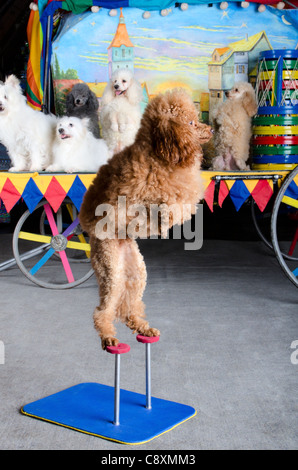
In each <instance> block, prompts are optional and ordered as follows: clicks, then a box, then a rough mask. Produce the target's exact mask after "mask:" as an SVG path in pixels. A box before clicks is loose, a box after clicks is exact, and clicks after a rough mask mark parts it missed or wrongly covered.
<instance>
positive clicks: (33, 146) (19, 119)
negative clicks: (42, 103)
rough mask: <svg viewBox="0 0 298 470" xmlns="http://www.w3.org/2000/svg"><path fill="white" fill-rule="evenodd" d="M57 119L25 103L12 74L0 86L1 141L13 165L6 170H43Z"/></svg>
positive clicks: (48, 159)
mask: <svg viewBox="0 0 298 470" xmlns="http://www.w3.org/2000/svg"><path fill="white" fill-rule="evenodd" d="M55 124H56V118H55V116H53V115H46V114H44V113H42V112H40V111H35V110H34V109H32V108H31V107H30V106H29V105H27V103H26V98H25V96H24V95H23V93H22V89H21V87H20V82H19V80H18V79H17V77H15V76H14V75H10V76H9V77H7V78H6V80H5V83H0V141H1V142H2V143H3V145H5V147H6V149H7V152H8V154H9V157H10V159H11V163H12V166H11V168H10V169H9V171H24V170H27V171H28V170H29V171H42V170H44V169H45V168H46V167H47V166H48V164H49V161H50V158H51V146H52V141H53V136H54V130H55Z"/></svg>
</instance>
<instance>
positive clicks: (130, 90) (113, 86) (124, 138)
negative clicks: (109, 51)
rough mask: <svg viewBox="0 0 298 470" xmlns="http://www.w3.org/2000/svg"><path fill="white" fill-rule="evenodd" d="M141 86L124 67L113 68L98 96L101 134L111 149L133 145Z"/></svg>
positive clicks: (138, 115) (139, 115)
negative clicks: (100, 103)
mask: <svg viewBox="0 0 298 470" xmlns="http://www.w3.org/2000/svg"><path fill="white" fill-rule="evenodd" d="M141 100H142V88H141V85H140V83H139V82H138V81H137V80H136V79H135V78H134V77H133V75H132V73H131V72H130V71H129V70H128V69H119V70H116V71H115V72H114V73H113V75H112V79H111V80H110V81H109V83H108V85H107V86H106V88H105V90H104V93H103V96H102V110H101V113H100V123H101V128H102V136H103V138H104V139H105V141H106V142H107V145H108V147H109V149H110V150H111V151H112V152H114V153H115V152H118V151H120V150H122V149H123V148H124V147H126V146H128V145H131V144H133V142H134V140H135V136H136V133H137V131H138V129H139V127H140V122H141V106H140V103H141Z"/></svg>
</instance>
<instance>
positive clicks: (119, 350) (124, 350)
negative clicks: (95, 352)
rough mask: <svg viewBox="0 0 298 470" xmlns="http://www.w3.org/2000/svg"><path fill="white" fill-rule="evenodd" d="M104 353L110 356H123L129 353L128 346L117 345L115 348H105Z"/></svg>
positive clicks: (123, 344)
mask: <svg viewBox="0 0 298 470" xmlns="http://www.w3.org/2000/svg"><path fill="white" fill-rule="evenodd" d="M106 351H107V352H108V353H110V354H124V353H127V352H128V351H130V346H129V344H125V343H119V344H117V346H107V347H106Z"/></svg>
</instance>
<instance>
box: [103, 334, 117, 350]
mask: <svg viewBox="0 0 298 470" xmlns="http://www.w3.org/2000/svg"><path fill="white" fill-rule="evenodd" d="M118 344H119V340H118V339H117V338H114V337H113V336H105V337H102V338H101V347H102V349H103V350H104V351H105V350H106V349H107V346H118Z"/></svg>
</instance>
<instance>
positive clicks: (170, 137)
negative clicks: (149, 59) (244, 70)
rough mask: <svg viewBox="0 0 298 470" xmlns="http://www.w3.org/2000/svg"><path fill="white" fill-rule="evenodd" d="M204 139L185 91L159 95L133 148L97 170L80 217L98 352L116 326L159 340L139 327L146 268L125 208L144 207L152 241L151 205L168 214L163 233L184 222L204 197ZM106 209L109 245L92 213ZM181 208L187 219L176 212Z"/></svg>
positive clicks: (111, 340)
mask: <svg viewBox="0 0 298 470" xmlns="http://www.w3.org/2000/svg"><path fill="white" fill-rule="evenodd" d="M211 136H212V134H211V130H210V127H209V126H206V125H205V124H201V123H200V122H198V116H197V111H196V109H195V106H194V104H193V102H192V100H191V98H190V97H189V96H188V95H187V94H186V93H185V92H184V91H182V90H173V91H171V92H168V93H166V94H165V95H162V94H160V95H158V96H156V97H155V98H154V99H153V100H152V101H151V102H150V103H149V104H148V106H147V108H146V110H145V113H144V115H143V118H142V121H141V126H140V129H139V131H138V133H137V135H136V139H135V142H134V143H133V144H132V145H130V146H128V147H126V148H125V149H124V150H122V151H121V152H119V153H117V154H115V155H114V156H113V157H112V158H111V159H110V160H109V161H108V163H107V164H106V165H103V166H102V167H101V168H100V170H99V172H98V173H97V176H96V177H95V179H94V181H93V183H92V184H91V186H90V187H89V189H88V191H87V192H86V194H85V197H84V200H83V204H82V207H81V210H80V214H79V218H80V223H81V226H82V228H83V229H84V230H85V231H87V232H88V233H89V237H90V244H91V261H92V266H93V268H94V271H95V274H96V277H97V280H98V284H99V293H100V305H99V306H98V307H96V309H95V311H94V316H93V318H94V325H95V328H96V330H97V331H98V333H99V336H100V337H101V341H102V347H103V349H105V348H106V346H108V345H117V344H118V342H119V341H118V339H117V338H116V337H115V334H116V331H115V327H114V321H115V320H117V319H120V320H121V321H123V322H125V323H126V325H127V326H128V327H129V328H131V329H132V330H133V332H137V333H140V334H143V335H145V336H158V335H159V334H160V333H159V331H158V330H157V329H155V328H151V327H150V326H149V324H148V322H147V321H146V320H145V313H144V310H145V306H144V303H143V301H142V298H143V293H144V289H145V286H146V276H147V275H146V266H145V263H144V259H143V257H142V255H141V253H140V251H139V248H138V245H137V242H136V240H135V239H133V238H132V237H131V236H130V234H129V224H130V222H131V221H132V220H133V217H132V216H131V210H129V209H130V208H131V207H132V206H133V205H136V204H137V205H139V206H140V207H143V208H145V212H146V215H149V217H145V219H146V220H145V221H144V220H143V221H144V223H145V224H146V226H145V231H146V233H147V234H149V233H150V234H152V230H151V229H152V225H151V227H150V214H152V205H158V206H161V205H163V208H164V209H163V210H165V212H167V209H166V208H170V209H169V210H168V219H169V222H170V223H169V227H171V226H172V225H175V224H182V223H183V222H185V221H186V220H189V219H190V218H191V216H192V214H194V213H195V212H196V204H197V203H198V202H199V201H200V200H201V199H202V198H203V185H202V182H201V178H200V165H201V159H202V149H201V144H203V143H205V142H207V141H208V140H209V139H210V138H211ZM119 197H124V198H125V215H126V226H125V229H127V231H126V234H125V236H124V237H123V236H120V230H121V228H120V226H118V213H119V206H118V198H119ZM106 204H109V207H111V208H112V209H113V210H112V211H111V214H112V215H111V217H113V218H114V228H115V236H114V238H112V237H109V238H108V237H107V234H106V233H103V231H102V229H101V230H100V228H99V227H100V226H101V223H102V221H103V220H104V217H103V212H102V213H101V212H100V211H98V208H99V207H105V205H106ZM186 205H187V207H188V212H187V213H185V210H184V212H183V209H185V206H186ZM134 207H135V206H134ZM97 214H101V215H97ZM182 214H183V215H182ZM134 215H135V213H134ZM105 217H106V216H105ZM149 231H150V232H149ZM156 233H162V235H164V232H163V227H162V224H160V223H158V227H157V230H156Z"/></svg>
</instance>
